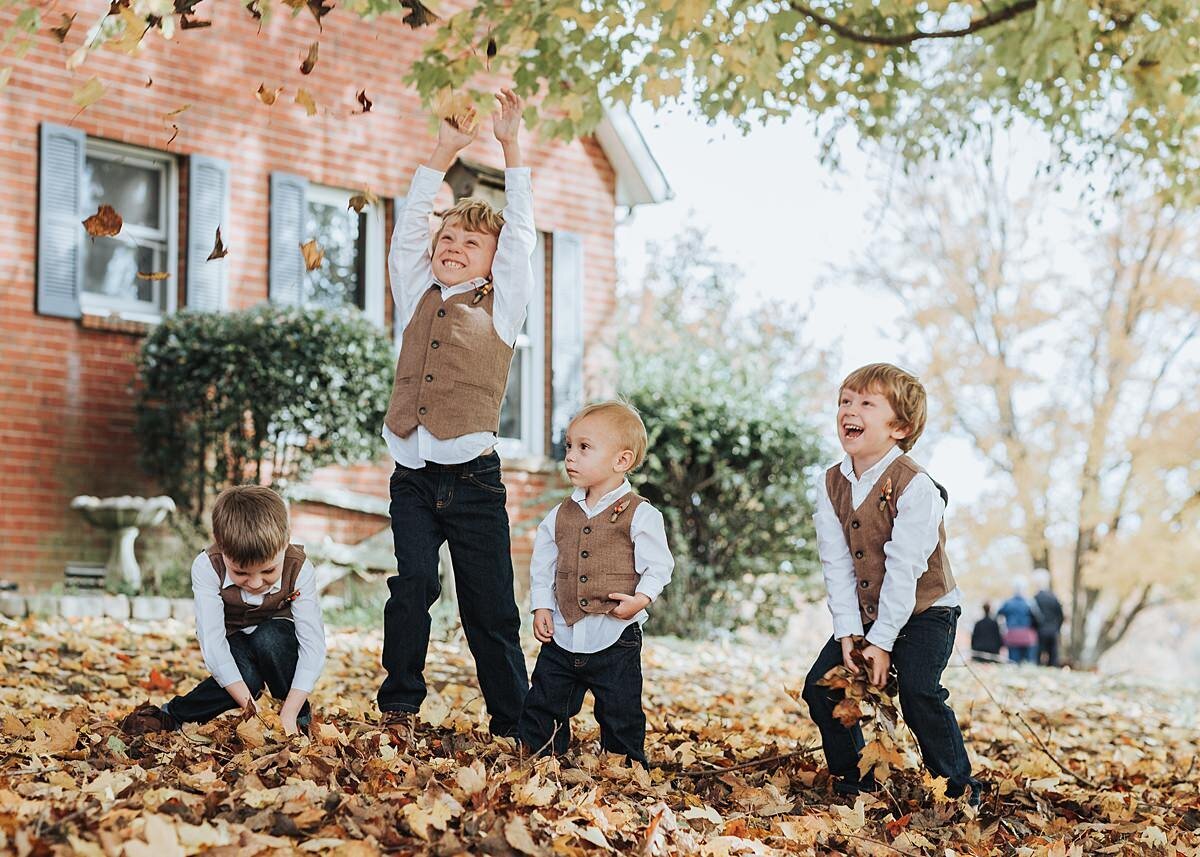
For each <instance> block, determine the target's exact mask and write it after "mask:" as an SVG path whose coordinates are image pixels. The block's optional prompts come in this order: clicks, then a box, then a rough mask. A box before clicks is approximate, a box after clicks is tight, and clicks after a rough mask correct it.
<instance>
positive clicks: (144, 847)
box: [125, 815, 187, 857]
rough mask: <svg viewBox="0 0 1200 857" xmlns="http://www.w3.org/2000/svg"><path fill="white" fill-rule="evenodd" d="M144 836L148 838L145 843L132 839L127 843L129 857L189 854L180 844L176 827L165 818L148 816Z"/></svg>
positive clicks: (177, 856) (183, 855)
mask: <svg viewBox="0 0 1200 857" xmlns="http://www.w3.org/2000/svg"><path fill="white" fill-rule="evenodd" d="M142 835H143V836H145V837H146V841H145V842H139V841H138V840H136V839H131V840H130V841H129V842H126V843H125V854H126V855H127V857H186V854H187V852H186V851H184V850H183V846H181V845H180V844H179V834H177V833H176V832H175V825H174V824H172V823H171V821H170V820H169V819H167V818H166V817H165V816H162V815H149V816H146V826H145V827H144V828H143V829H142Z"/></svg>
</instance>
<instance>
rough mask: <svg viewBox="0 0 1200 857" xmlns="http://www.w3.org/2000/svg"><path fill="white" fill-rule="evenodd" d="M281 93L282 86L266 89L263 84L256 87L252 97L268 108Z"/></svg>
mask: <svg viewBox="0 0 1200 857" xmlns="http://www.w3.org/2000/svg"><path fill="white" fill-rule="evenodd" d="M281 92H283V87H282V86H277V87H275V88H274V89H267V85H266V84H265V83H260V84H259V85H258V90H257V91H256V92H255V93H254V97H255V98H257V99H258V100H259V101H261V102H262V103H263V104H265V105H267V106H268V107H270V106H271V105H272V104H274V103H275V99H277V98H279V93H281Z"/></svg>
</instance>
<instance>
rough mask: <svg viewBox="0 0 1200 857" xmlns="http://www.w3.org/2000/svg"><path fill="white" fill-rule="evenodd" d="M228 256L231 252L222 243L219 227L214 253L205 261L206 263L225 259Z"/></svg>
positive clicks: (219, 228)
mask: <svg viewBox="0 0 1200 857" xmlns="http://www.w3.org/2000/svg"><path fill="white" fill-rule="evenodd" d="M228 255H229V250H228V249H227V248H226V247H225V244H224V243H223V242H222V241H221V227H220V226H218V227H217V240H216V241H215V242H214V243H213V248H212V252H211V253H209V254H208V258H207V259H205V260H204V261H205V262H211V261H212V260H213V259H224V258H225V257H226V256H228Z"/></svg>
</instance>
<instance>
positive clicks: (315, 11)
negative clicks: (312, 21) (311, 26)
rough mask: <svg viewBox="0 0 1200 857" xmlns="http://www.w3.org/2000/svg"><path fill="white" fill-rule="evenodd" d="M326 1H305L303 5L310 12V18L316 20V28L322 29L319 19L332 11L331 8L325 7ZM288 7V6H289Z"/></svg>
mask: <svg viewBox="0 0 1200 857" xmlns="http://www.w3.org/2000/svg"><path fill="white" fill-rule="evenodd" d="M325 3H326V0H306V2H305V4H304V5H306V6H307V7H308V11H310V12H312V16H313V17H314V18H316V20H317V26H318V27H320V28H322V29H324V27H323V25H322V24H321V19H322V18H324V17H325V16H326V15H328V14H329V13H330V12H332V11H333V7H332V6H326V5H325ZM289 5H290V4H289Z"/></svg>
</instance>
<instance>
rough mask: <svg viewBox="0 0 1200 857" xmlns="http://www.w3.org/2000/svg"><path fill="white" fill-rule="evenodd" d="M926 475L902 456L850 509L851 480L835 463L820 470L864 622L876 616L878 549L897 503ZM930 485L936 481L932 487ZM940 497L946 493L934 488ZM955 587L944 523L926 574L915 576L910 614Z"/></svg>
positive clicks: (879, 583)
mask: <svg viewBox="0 0 1200 857" xmlns="http://www.w3.org/2000/svg"><path fill="white" fill-rule="evenodd" d="M924 472H925V471H924V470H923V469H922V468H921V466H920V465H918V464H917V463H916V462H915V461H913V460H912V459H911V458H909V457H908V456H907V455H902V456H900V457H899V458H897V459H896V460H895V461H893V462H892V463H891V465H890V466H889V467H888V468H887V469H886V470H884V471H883V473H882V474H881V475H880V477H879V479H878V481H876V483H875V485H874V486H873V487H872V488H871V493H870V494H869V495H867V499H865V500H863V503H862V505H861V506H859V507H858V508H857V509H855V508H854V505H853V504H854V501H853V499H852V494H851V488H850V482H849V480H848V479H846V477H845V476H843V475H842V471H841V469H840V467H839V466H838V465H836V464H835V465H834V466H833V467H831V468H829V470H827V471H826V472H825V487H826V489H827V490H828V491H829V499H830V501H831V502H832V503H833V510H834V512H836V513H837V516H838V520H839V521H840V522H841V524H842V529H843V530H844V531H845V533H846V544H847V545H849V546H850V556H851V558H852V559H853V560H854V575H855V577H856V578H857V579H858V590H857V591H858V608H859V613H860V615H861V616H862V621H863V624H864V625H865V624H867V623H869V622H874V621H875V619H876V618H877V617H878V613H879V590H880V587H882V585H883V575H884V571H885V568H884V553H883V546H884V545H885V544H887V543H888V542H889V541H890V540H891V538H892V525H893V524H894V523H895V521H896V504H897V503H899V501H900V495H901V494H903V493H904V489H905V488H907V487H908V483H909V482H911V481H912V480H913V477H914V476H916V475H917V474H918V473H924ZM934 484H935V485H936V484H937V483H934ZM937 488H938V490H939V491H941V492H942V496H943V498H944V497H945V489H944V488H942V486H941V485H938V486H937ZM953 588H954V576H953V575H952V574H951V573H950V560H949V559H948V558H947V557H946V525H945V523H944V522H943V523H942V524H940V525H939V526H938V543H937V547H936V548H934V551H933V553H932V554H930V555H929V564H928V567H927V568H926V569H925V572H924V573H923V574H922V575H921V576H920V577H919V578H917V603H916V606H915V607H914V609H913V615H914V616H915V615H916V614H918V613H921V612H923V611H925V610H928V609H929V608H930V607H931V606H932V605H933V602H935V601H937V600H938V599H939V598H941V597H942V596H943V595H945V594H946V593H947V592H949V591H950V590H952V589H953Z"/></svg>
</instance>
